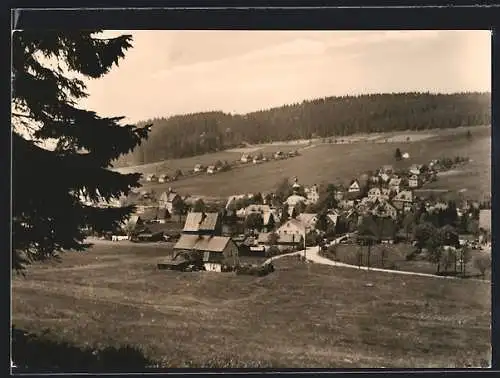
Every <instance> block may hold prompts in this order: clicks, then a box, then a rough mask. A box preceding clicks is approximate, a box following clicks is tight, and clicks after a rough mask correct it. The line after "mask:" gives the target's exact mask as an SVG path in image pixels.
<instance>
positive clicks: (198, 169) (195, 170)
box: [194, 164, 204, 173]
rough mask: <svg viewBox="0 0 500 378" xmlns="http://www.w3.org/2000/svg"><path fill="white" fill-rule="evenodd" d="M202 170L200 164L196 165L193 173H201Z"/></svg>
mask: <svg viewBox="0 0 500 378" xmlns="http://www.w3.org/2000/svg"><path fill="white" fill-rule="evenodd" d="M203 169H204V167H203V165H201V164H196V165H195V166H194V172H195V173H198V172H201V171H203Z"/></svg>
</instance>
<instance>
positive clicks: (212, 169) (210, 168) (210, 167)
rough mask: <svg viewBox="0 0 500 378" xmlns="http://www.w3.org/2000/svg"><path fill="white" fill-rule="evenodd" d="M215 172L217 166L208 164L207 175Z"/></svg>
mask: <svg viewBox="0 0 500 378" xmlns="http://www.w3.org/2000/svg"><path fill="white" fill-rule="evenodd" d="M215 172H217V168H216V167H215V165H210V166H209V167H208V168H207V173H208V174H209V175H213V174H214V173H215Z"/></svg>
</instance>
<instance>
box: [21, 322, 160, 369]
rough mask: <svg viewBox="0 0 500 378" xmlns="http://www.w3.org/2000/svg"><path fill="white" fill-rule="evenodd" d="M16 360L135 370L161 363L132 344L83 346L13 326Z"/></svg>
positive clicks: (26, 365)
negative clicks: (102, 346) (99, 347)
mask: <svg viewBox="0 0 500 378" xmlns="http://www.w3.org/2000/svg"><path fill="white" fill-rule="evenodd" d="M12 354H13V356H12V360H13V361H14V363H15V364H16V365H17V366H19V367H20V368H21V369H23V370H24V369H29V370H30V371H31V370H39V369H50V370H54V369H57V370H59V369H61V370H64V371H76V370H78V371H89V370H97V371H106V370H107V371H123V372H127V371H131V370H136V369H141V370H142V369H144V368H147V367H150V366H154V365H156V364H157V362H156V361H152V360H150V359H148V358H147V357H145V356H144V354H143V353H142V351H141V350H140V349H138V348H135V347H132V346H123V347H120V348H116V347H112V346H108V347H105V348H103V349H95V348H91V347H86V348H81V347H78V346H76V345H72V344H70V343H68V342H64V341H57V340H54V339H52V338H49V335H48V332H47V333H46V334H45V335H44V336H39V335H35V334H29V333H27V332H24V331H22V330H19V329H15V328H13V329H12Z"/></svg>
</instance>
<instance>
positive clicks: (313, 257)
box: [264, 235, 486, 282]
mask: <svg viewBox="0 0 500 378" xmlns="http://www.w3.org/2000/svg"><path fill="white" fill-rule="evenodd" d="M348 236H349V235H344V236H341V237H340V238H337V239H335V240H334V241H333V242H332V243H331V244H339V243H340V242H341V241H342V239H345V238H347V237H348ZM319 251H320V247H319V246H313V247H308V248H306V259H307V260H308V261H310V262H313V263H316V264H323V265H330V266H340V267H344V268H352V269H358V270H369V271H373V272H384V273H392V274H403V275H408V276H421V277H431V278H443V279H455V280H462V279H463V278H460V277H452V276H437V275H435V274H428V273H418V272H408V271H404V270H392V269H381V268H368V267H366V266H361V267H360V266H358V265H351V264H345V263H342V262H338V261H333V260H330V259H327V258H326V257H322V256H320V255H319ZM296 255H304V250H301V251H297V252H292V253H287V254H284V255H278V256H273V257H271V258H270V259H267V260H266V261H265V262H264V264H267V263H270V262H271V261H273V260H276V259H280V258H282V257H287V256H296ZM468 281H480V282H486V281H485V280H478V279H468Z"/></svg>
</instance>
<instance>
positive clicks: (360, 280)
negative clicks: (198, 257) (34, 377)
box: [12, 244, 491, 368]
mask: <svg viewBox="0 0 500 378" xmlns="http://www.w3.org/2000/svg"><path fill="white" fill-rule="evenodd" d="M165 252H166V250H165V249H164V248H163V249H162V248H143V247H137V246H132V245H131V246H129V247H127V248H126V247H124V246H113V245H109V244H108V245H104V244H102V245H96V246H95V247H94V248H93V249H91V250H90V251H89V252H87V253H68V254H66V255H65V256H64V259H63V262H62V263H60V264H59V265H51V264H48V265H47V264H45V265H34V266H32V267H30V269H29V271H28V275H27V277H26V278H21V277H15V278H14V280H13V309H12V316H13V323H14V325H15V326H16V327H18V328H22V329H26V330H29V331H32V332H35V331H36V332H42V331H43V330H44V329H50V330H51V334H53V335H57V336H54V337H58V338H61V339H64V340H68V341H70V342H74V343H75V344H77V345H85V344H87V343H89V344H93V345H113V346H118V345H124V344H132V345H136V346H139V347H141V348H142V349H143V351H144V352H145V354H146V356H148V357H150V358H154V359H156V360H163V361H164V363H165V364H167V365H170V366H183V365H188V366H203V365H204V364H206V363H207V361H208V360H213V359H215V360H221V359H224V360H228V359H233V366H238V365H241V364H244V363H246V364H247V365H248V363H249V362H250V363H253V364H254V365H256V364H257V363H259V364H260V365H261V366H262V365H263V366H273V367H344V368H349V367H413V368H417V367H420V368H424V367H440V368H443V367H464V366H466V365H472V366H479V365H480V364H484V363H485V361H486V363H487V361H489V359H490V322H491V312H490V307H491V305H490V285H489V284H487V283H481V282H472V281H462V280H458V281H455V280H443V279H434V278H424V277H413V276H397V275H392V274H384V273H375V272H366V271H358V270H355V269H344V268H340V267H337V268H335V267H327V266H321V265H315V264H303V263H300V262H298V261H297V260H296V259H292V258H284V259H281V260H277V261H275V267H276V272H275V273H273V274H271V275H269V276H266V277H260V278H258V277H251V276H235V275H233V274H230V273H228V274H220V273H208V272H196V273H177V272H169V271H157V270H156V269H155V265H154V264H155V263H156V261H158V259H159V258H161V257H162V256H164V255H165ZM367 283H370V284H372V285H370V286H367V285H366V284H367Z"/></svg>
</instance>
